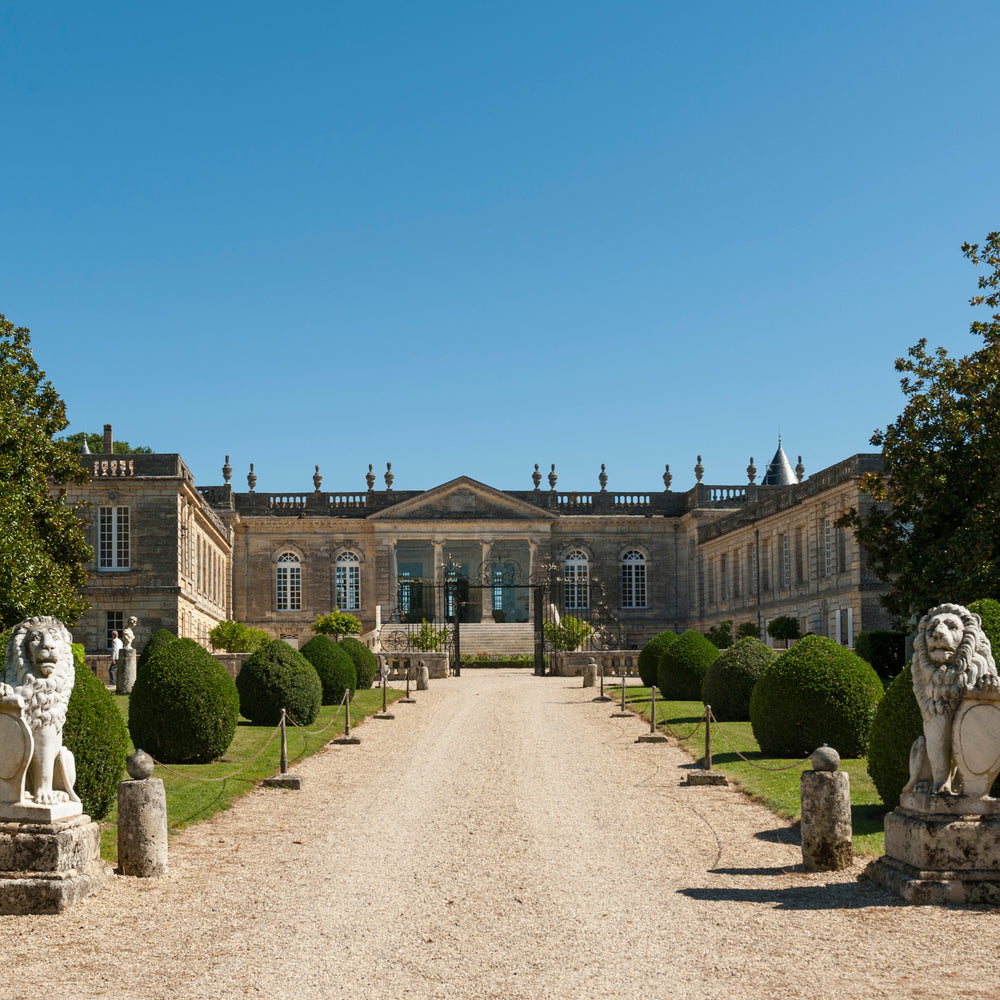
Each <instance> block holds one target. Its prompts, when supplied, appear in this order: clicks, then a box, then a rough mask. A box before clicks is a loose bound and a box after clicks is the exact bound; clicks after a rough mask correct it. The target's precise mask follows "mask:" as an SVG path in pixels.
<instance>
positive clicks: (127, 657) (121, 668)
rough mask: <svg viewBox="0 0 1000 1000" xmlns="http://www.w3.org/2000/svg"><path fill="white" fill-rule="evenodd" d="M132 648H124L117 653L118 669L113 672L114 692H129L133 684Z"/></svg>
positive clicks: (133, 659) (133, 663)
mask: <svg viewBox="0 0 1000 1000" xmlns="http://www.w3.org/2000/svg"><path fill="white" fill-rule="evenodd" d="M135 657H136V652H135V650H134V649H131V648H125V649H123V650H122V651H121V652H120V653H119V654H118V669H117V672H116V673H115V694H131V693H132V686H133V685H134V684H135Z"/></svg>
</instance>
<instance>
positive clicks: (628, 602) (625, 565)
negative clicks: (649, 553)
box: [621, 549, 646, 608]
mask: <svg viewBox="0 0 1000 1000" xmlns="http://www.w3.org/2000/svg"><path fill="white" fill-rule="evenodd" d="M621 567H622V607H623V608H644V607H645V606H646V557H645V556H644V555H643V554H642V553H641V552H636V551H635V550H634V549H633V550H632V551H631V552H626V553H625V555H623V556H622V562H621Z"/></svg>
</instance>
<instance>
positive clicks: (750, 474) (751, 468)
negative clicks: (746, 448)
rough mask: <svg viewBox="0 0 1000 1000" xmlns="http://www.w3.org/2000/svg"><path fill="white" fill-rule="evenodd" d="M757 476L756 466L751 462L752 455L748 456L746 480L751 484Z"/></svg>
mask: <svg viewBox="0 0 1000 1000" xmlns="http://www.w3.org/2000/svg"><path fill="white" fill-rule="evenodd" d="M756 478H757V466H756V465H754V464H753V455H751V456H750V464H749V465H748V466H747V480H748V482H749V483H750V485H751V486H753V481H754V480H755V479H756Z"/></svg>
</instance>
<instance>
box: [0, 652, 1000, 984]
mask: <svg viewBox="0 0 1000 1000" xmlns="http://www.w3.org/2000/svg"><path fill="white" fill-rule="evenodd" d="M594 693H595V692H594V691H593V689H586V690H585V689H583V688H582V687H581V686H580V681H579V680H578V679H567V678H538V677H534V676H532V675H530V674H529V673H527V672H525V671H520V672H519V671H475V670H465V671H464V672H463V675H462V677H461V678H456V679H451V680H448V681H437V682H432V689H431V690H430V691H426V692H420V693H419V694H418V695H416V697H417V698H418V699H419V700H418V703H417V704H416V705H398V706H396V708H395V713H396V719H395V721H392V722H388V721H378V720H372V721H369V722H368V723H366V724H365V725H364V726H363V727H362V728H361V729H360V730H359V731H358V732H359V735H360V736H361V738H362V743H361V745H360V746H358V747H350V748H339V747H338V748H330V749H328V750H325V751H322V752H321V753H319V754H317V755H316V756H314V757H312V758H311V759H309V760H308V761H305V762H303V763H302V764H300V765H299V766H298V768H297V771H298V773H300V774H302V775H303V776H304V777H305V785H304V788H303V790H302V791H300V792H292V791H280V790H264V789H257V790H256V791H254V792H252V793H251V794H250V795H248V796H247V797H246V798H244V799H242V800H240V801H239V802H238V803H237V804H236V805H235V806H234V808H232V809H231V810H229V811H228V812H226V813H222V814H220V815H219V816H217V817H216V818H215V819H213V820H212V821H210V822H207V823H203V824H200V825H198V826H196V827H192V828H191V829H188V830H185V831H182V832H181V833H180V834H178V835H177V836H176V837H175V838H174V839H173V840H172V841H171V855H170V864H171V874H170V876H169V877H167V878H164V879H153V880H140V879H124V878H118V879H116V880H115V882H114V883H113V885H112V886H111V888H109V889H106V890H104V891H103V892H102V893H100V894H98V895H97V896H95V897H92V898H91V899H90V900H87V901H86V902H84V903H82V904H79V905H77V906H76V907H74V908H72V909H71V910H69V911H67V912H66V913H65V914H62V915H60V916H49V917H0V934H2V935H3V937H4V939H5V941H6V945H5V951H6V955H7V969H8V970H9V971H8V977H7V979H6V984H5V985H2V986H0V996H2V997H26V998H28V997H30V998H41V997H50V996H59V997H60V998H65V1000H75V998H80V997H99V996H105V995H107V996H112V997H116V998H129V997H137V998H143V1000H149V998H154V997H182V998H186V997H198V998H202V997H205V998H214V997H267V998H284V997H288V998H310V1000H311V998H317V1000H319V998H323V1000H325V998H333V997H348V996H350V997H362V998H366V1000H367V998H393V1000H406V998H430V997H447V998H449V1000H466V998H468V1000H472V998H486V997H489V998H503V1000H514V998H525V1000H527V998H531V1000H539V998H549V997H551V998H558V1000H586V998H604V997H609V998H610V997H614V998H616V1000H633V998H634V1000H639V998H647V1000H663V998H674V997H676V998H684V1000H693V998H704V997H720V998H722V997H725V998H750V997H752V998H765V997H766V998H771V997H775V998H779V997H780V998H782V1000H787V998H815V997H824V998H839V997H844V998H852V1000H853V998H864V1000H868V998H871V997H891V998H903V997H906V998H910V1000H923V998H930V997H953V998H966V997H968V998H972V997H976V998H980V997H983V996H991V995H994V994H995V992H996V990H997V986H996V979H997V969H998V951H1000V947H998V940H1000V915H998V913H997V912H996V911H994V910H991V909H988V908H985V907H980V908H975V907H970V908H929V907H923V908H921V907H905V906H902V905H898V904H896V903H895V902H894V901H893V900H892V898H891V897H890V896H888V895H887V894H886V893H884V892H883V891H882V890H880V889H878V888H876V887H875V886H874V885H872V884H870V883H868V882H867V881H866V880H860V881H859V880H858V877H857V876H858V874H859V872H860V869H861V867H863V864H862V863H860V862H859V864H858V865H857V866H856V868H855V869H854V870H853V871H850V872H846V873H841V874H838V875H827V874H823V875H807V874H805V873H803V872H802V871H801V868H800V862H801V852H800V850H799V848H798V846H797V845H796V843H795V837H794V831H791V830H789V829H788V827H787V826H786V825H785V824H783V823H782V822H781V821H779V820H776V819H775V817H774V816H773V815H771V814H770V813H769V812H767V811H766V810H765V809H763V808H761V807H760V806H757V805H755V804H754V803H752V802H750V801H749V800H748V799H747V798H746V797H745V796H743V795H741V794H740V793H738V792H736V791H734V790H731V789H723V788H712V787H697V788H688V787H685V786H682V785H681V784H680V782H681V780H682V779H683V776H684V771H683V770H682V769H681V768H683V766H684V765H686V764H688V763H689V762H688V760H687V758H686V757H685V756H684V755H683V753H681V752H680V751H679V750H677V749H675V748H673V747H671V746H666V747H665V746H662V745H659V746H657V745H643V744H636V743H635V742H634V741H635V737H636V736H637V735H638V734H639V733H640V732H642V731H643V730H644V728H645V727H644V726H643V724H642V723H641V722H640V721H639V720H638V719H625V720H618V719H612V718H610V714H611V712H612V711H613V710H614V706H613V705H611V706H609V705H607V704H595V703H594V702H593V701H592V700H591V699H592V698H593V696H594ZM923 942H927V944H926V945H925V944H923Z"/></svg>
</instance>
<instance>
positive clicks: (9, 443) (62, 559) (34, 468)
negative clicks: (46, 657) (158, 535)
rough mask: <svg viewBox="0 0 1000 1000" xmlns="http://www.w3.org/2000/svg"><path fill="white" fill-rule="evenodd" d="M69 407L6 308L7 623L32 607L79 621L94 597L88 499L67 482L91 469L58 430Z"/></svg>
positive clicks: (3, 610)
mask: <svg viewBox="0 0 1000 1000" xmlns="http://www.w3.org/2000/svg"><path fill="white" fill-rule="evenodd" d="M66 424H67V420H66V407H65V405H64V403H63V401H62V399H61V398H60V397H59V394H58V393H57V392H56V390H55V389H54V388H53V386H52V383H51V382H48V381H47V380H46V379H45V372H43V371H42V370H41V369H40V368H39V367H38V365H37V364H36V363H35V359H34V356H33V355H32V353H31V339H30V336H29V332H28V331H27V330H26V329H24V328H23V327H17V328H15V326H14V324H13V323H11V322H10V321H9V320H8V319H7V318H6V316H4V315H2V314H0V626H2V627H3V628H7V627H9V626H11V625H13V624H16V623H17V622H19V621H21V620H22V619H24V618H27V617H29V616H31V615H55V616H56V617H58V618H61V619H62V620H63V621H64V622H66V623H67V624H68V625H73V624H75V623H76V621H77V619H78V618H79V616H80V614H81V613H82V612H83V611H84V610H85V609H86V607H87V602H86V601H85V600H84V599H83V598H82V596H81V595H80V589H81V588H82V587H83V584H84V583H85V581H86V579H87V574H86V572H85V570H84V569H83V566H82V565H81V564H82V563H83V562H85V561H86V560H88V559H90V558H91V556H92V554H93V553H92V550H91V548H90V546H88V545H87V540H86V536H85V534H84V527H83V522H82V521H81V519H80V518H79V516H78V515H77V511H78V509H79V507H80V506H82V505H71V504H69V503H67V501H66V498H65V495H64V491H60V490H58V486H59V485H60V484H68V483H83V482H86V481H87V478H88V476H87V473H86V471H85V470H84V469H83V468H82V466H81V465H80V462H79V460H78V458H77V456H76V454H75V453H74V452H73V449H72V447H71V446H70V445H68V444H66V443H65V442H60V441H56V440H54V439H53V435H55V434H57V433H58V432H59V431H61V430H63V429H64V428H65V427H66Z"/></svg>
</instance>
